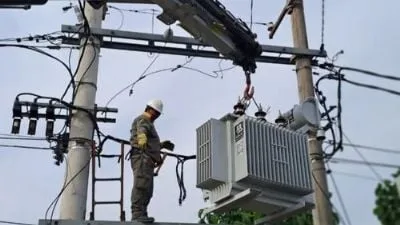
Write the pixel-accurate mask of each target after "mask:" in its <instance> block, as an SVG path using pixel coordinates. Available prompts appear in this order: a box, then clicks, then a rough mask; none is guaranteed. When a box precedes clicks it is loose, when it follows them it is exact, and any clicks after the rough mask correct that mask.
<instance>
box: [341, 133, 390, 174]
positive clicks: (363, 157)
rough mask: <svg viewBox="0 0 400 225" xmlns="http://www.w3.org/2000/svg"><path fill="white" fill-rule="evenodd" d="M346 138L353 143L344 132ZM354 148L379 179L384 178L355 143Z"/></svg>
mask: <svg viewBox="0 0 400 225" xmlns="http://www.w3.org/2000/svg"><path fill="white" fill-rule="evenodd" d="M343 136H344V138H345V139H346V140H347V141H348V142H349V143H350V144H351V145H352V144H353V143H352V142H351V140H350V138H349V137H348V136H347V135H346V134H345V133H343ZM352 148H353V149H354V150H355V151H356V153H357V154H358V155H359V156H360V158H361V159H362V160H363V161H364V162H365V163H366V165H367V166H368V167H369V169H370V170H371V172H372V173H373V174H374V175H375V176H376V177H377V178H378V179H379V180H383V178H382V176H381V175H380V174H379V173H378V171H376V170H375V168H374V167H373V166H372V165H371V164H370V163H369V162H368V160H367V158H365V156H364V155H363V154H362V153H361V151H360V150H358V148H357V147H356V146H354V145H352Z"/></svg>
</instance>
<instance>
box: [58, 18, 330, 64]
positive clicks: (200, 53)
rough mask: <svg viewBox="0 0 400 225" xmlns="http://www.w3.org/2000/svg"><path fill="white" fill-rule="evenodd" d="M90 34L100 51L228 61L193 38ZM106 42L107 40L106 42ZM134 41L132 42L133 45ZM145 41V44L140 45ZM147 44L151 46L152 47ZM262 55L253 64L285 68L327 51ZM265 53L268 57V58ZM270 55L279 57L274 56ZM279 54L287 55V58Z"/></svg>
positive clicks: (278, 49) (67, 29)
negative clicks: (301, 58)
mask: <svg viewBox="0 0 400 225" xmlns="http://www.w3.org/2000/svg"><path fill="white" fill-rule="evenodd" d="M61 32H63V33H66V34H83V33H84V31H83V29H81V27H80V26H73V25H62V26H61ZM91 33H92V34H93V35H96V36H98V37H99V38H100V39H101V40H102V41H101V47H102V48H109V49H118V50H130V51H140V52H152V53H161V54H172V55H182V56H193V57H204V58H215V59H228V58H227V57H225V56H221V54H220V53H219V52H218V51H215V49H214V50H213V49H212V48H213V47H212V46H211V45H208V44H206V43H203V42H200V41H198V40H196V39H194V38H190V37H182V36H173V37H169V38H168V39H166V38H165V37H164V35H161V34H149V33H140V32H132V31H120V30H111V29H101V28H92V29H91ZM106 38H107V39H109V40H106ZM114 39H125V40H130V42H127V41H122V40H121V41H117V42H116V41H114ZM132 41H135V42H132ZM144 41H145V43H143V42H144ZM62 43H63V44H69V45H76V46H79V45H80V43H81V42H80V40H79V38H73V37H64V38H63V39H62ZM149 43H152V44H151V45H150V44H149ZM167 44H173V47H169V46H167ZM201 48H208V49H206V50H204V49H203V50H199V49H201ZM261 49H262V54H261V55H260V56H258V57H256V58H255V60H256V62H261V63H274V64H284V65H294V64H295V63H294V61H293V60H292V59H291V58H290V57H291V56H296V55H298V56H307V57H310V58H315V57H321V58H324V57H326V56H327V53H326V51H324V50H323V51H321V50H319V49H318V50H313V49H301V48H293V47H286V46H274V45H261ZM267 54H268V55H267ZM271 54H275V55H276V54H278V55H279V56H274V55H271ZM282 55H289V56H288V57H285V56H282ZM312 65H313V66H318V61H317V60H312Z"/></svg>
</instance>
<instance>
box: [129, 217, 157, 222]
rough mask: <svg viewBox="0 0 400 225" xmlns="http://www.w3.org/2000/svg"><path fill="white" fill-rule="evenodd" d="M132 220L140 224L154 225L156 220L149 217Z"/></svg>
mask: <svg viewBox="0 0 400 225" xmlns="http://www.w3.org/2000/svg"><path fill="white" fill-rule="evenodd" d="M132 220H133V221H137V222H140V223H154V218H153V217H148V216H139V217H136V218H132Z"/></svg>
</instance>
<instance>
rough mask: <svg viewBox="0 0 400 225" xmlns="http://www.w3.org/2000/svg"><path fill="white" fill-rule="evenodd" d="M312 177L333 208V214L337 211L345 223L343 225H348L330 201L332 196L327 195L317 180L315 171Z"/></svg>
mask: <svg viewBox="0 0 400 225" xmlns="http://www.w3.org/2000/svg"><path fill="white" fill-rule="evenodd" d="M311 176H312V178H313V180H314V182H315V184H316V185H317V187H318V188H319V189H320V190H321V192H322V195H323V196H324V197H325V198H326V200H327V201H328V203H329V205H330V206H331V208H332V212H333V210H335V211H336V212H337V213H338V215H339V219H340V220H341V221H342V222H343V224H345V225H347V223H346V221H345V220H344V219H343V217H342V216H341V215H340V213H339V211H338V210H337V209H336V207H335V206H334V205H333V203H332V202H331V200H330V194H329V193H327V192H326V191H325V190H324V189H323V188H322V185H321V184H320V183H319V181H318V180H317V178H316V177H315V174H314V171H312V172H311Z"/></svg>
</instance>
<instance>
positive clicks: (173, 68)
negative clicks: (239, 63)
mask: <svg viewBox="0 0 400 225" xmlns="http://www.w3.org/2000/svg"><path fill="white" fill-rule="evenodd" d="M177 68H183V69H188V70H192V71H195V72H199V73H201V74H204V75H207V76H210V77H213V78H217V76H214V75H212V74H208V73H205V72H203V71H201V70H198V69H195V68H190V67H185V66H181V65H178V66H176V67H170V68H165V69H160V70H156V71H153V72H149V73H147V74H144V75H143V76H140V77H139V78H138V79H137V80H135V81H134V82H132V83H130V84H128V85H127V86H125V87H124V88H122V89H121V90H119V91H118V92H117V93H115V94H114V95H113V96H112V97H111V98H110V99H109V100H108V101H107V103H106V105H105V107H108V105H109V104H110V103H111V102H112V101H113V100H114V99H115V98H116V97H118V96H119V95H120V94H122V93H123V92H124V91H125V90H127V89H128V88H130V87H134V86H135V85H136V84H137V83H138V82H139V81H141V80H143V79H144V78H146V77H148V76H150V75H154V74H157V73H161V72H165V71H171V72H173V71H176V69H177Z"/></svg>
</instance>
